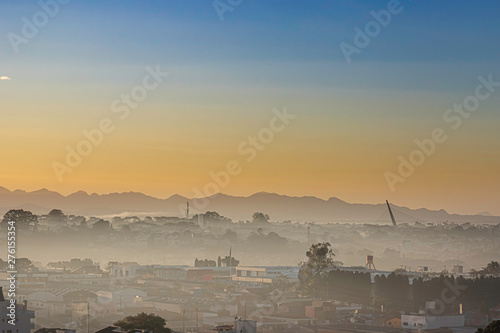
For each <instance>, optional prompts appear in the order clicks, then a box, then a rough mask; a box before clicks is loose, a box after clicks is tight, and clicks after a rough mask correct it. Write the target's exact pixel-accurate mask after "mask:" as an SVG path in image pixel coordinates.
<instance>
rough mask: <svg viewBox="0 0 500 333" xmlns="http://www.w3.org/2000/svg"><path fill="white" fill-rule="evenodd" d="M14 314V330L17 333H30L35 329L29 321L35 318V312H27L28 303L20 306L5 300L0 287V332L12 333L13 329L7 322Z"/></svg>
mask: <svg viewBox="0 0 500 333" xmlns="http://www.w3.org/2000/svg"><path fill="white" fill-rule="evenodd" d="M12 313H15V329H16V330H18V332H31V330H32V329H34V328H35V324H34V323H32V322H31V319H33V318H35V312H34V311H31V310H28V303H27V302H26V301H24V302H23V303H22V304H17V303H16V302H13V301H11V300H5V298H4V296H3V290H2V288H1V287H0V317H1V318H2V321H0V332H9V331H10V332H12V328H13V327H14V326H13V325H12V324H11V323H9V320H10V318H11V316H10V315H11V314H12Z"/></svg>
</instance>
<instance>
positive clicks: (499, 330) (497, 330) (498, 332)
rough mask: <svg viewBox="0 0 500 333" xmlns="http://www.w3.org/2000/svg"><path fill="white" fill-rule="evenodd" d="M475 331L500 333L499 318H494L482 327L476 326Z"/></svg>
mask: <svg viewBox="0 0 500 333" xmlns="http://www.w3.org/2000/svg"><path fill="white" fill-rule="evenodd" d="M476 333H500V320H494V321H492V322H491V323H489V325H488V326H486V327H485V328H484V329H482V328H478V329H477V331H476Z"/></svg>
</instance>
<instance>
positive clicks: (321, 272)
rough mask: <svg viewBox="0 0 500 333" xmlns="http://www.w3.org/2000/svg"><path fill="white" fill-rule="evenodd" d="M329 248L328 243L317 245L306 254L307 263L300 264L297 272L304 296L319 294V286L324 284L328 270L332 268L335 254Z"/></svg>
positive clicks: (312, 246)
mask: <svg viewBox="0 0 500 333" xmlns="http://www.w3.org/2000/svg"><path fill="white" fill-rule="evenodd" d="M330 247H331V245H330V243H317V244H313V245H311V247H310V248H309V250H308V251H307V252H306V256H307V261H305V262H303V263H302V264H301V268H300V271H299V282H300V289H301V290H302V292H304V293H305V294H312V295H319V294H320V293H321V291H320V287H321V286H320V284H321V282H324V280H325V278H326V275H327V273H328V270H329V269H330V268H332V267H334V261H333V257H334V256H335V254H334V253H333V251H332V249H331V248H330Z"/></svg>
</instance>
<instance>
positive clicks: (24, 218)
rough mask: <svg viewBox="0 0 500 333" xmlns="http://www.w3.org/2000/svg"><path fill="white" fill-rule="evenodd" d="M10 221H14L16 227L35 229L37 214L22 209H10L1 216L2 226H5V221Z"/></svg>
mask: <svg viewBox="0 0 500 333" xmlns="http://www.w3.org/2000/svg"><path fill="white" fill-rule="evenodd" d="M10 221H14V222H16V224H15V226H16V229H24V230H29V229H30V228H31V229H33V230H36V229H37V226H38V216H36V215H34V214H33V213H32V212H30V211H27V210H24V209H11V210H9V211H8V212H7V213H5V215H4V216H3V220H2V226H3V227H4V228H7V223H8V222H10Z"/></svg>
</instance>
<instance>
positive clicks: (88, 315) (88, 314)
mask: <svg viewBox="0 0 500 333" xmlns="http://www.w3.org/2000/svg"><path fill="white" fill-rule="evenodd" d="M89 322H90V303H89V302H87V333H90V327H89Z"/></svg>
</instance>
